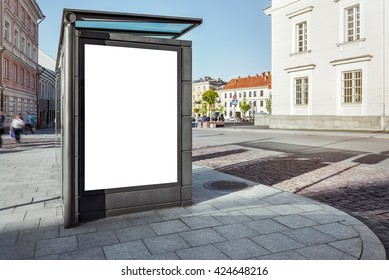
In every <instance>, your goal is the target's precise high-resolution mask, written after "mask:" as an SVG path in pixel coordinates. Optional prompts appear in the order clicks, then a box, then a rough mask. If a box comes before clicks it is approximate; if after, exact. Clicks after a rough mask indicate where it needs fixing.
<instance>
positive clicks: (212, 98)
mask: <svg viewBox="0 0 389 280" xmlns="http://www.w3.org/2000/svg"><path fill="white" fill-rule="evenodd" d="M201 98H202V99H203V100H204V101H205V102H207V103H208V104H209V105H211V106H212V105H213V104H215V103H216V100H217V99H218V98H219V95H218V94H217V93H216V92H215V91H214V90H213V89H210V90H207V91H206V92H204V93H203V95H202V96H201Z"/></svg>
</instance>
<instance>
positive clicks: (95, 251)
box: [59, 247, 106, 260]
mask: <svg viewBox="0 0 389 280" xmlns="http://www.w3.org/2000/svg"><path fill="white" fill-rule="evenodd" d="M59 259H60V260H105V259H106V258H105V255H104V252H103V249H102V248H100V247H99V248H92V249H86V250H78V251H73V252H65V253H61V254H59Z"/></svg>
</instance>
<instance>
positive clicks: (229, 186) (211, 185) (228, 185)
mask: <svg viewBox="0 0 389 280" xmlns="http://www.w3.org/2000/svg"><path fill="white" fill-rule="evenodd" d="M204 187H205V188H207V189H210V190H215V191H238V190H243V189H246V188H248V187H249V185H247V184H246V183H243V182H237V181H227V180H223V181H212V182H206V183H204Z"/></svg>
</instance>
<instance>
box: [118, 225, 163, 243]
mask: <svg viewBox="0 0 389 280" xmlns="http://www.w3.org/2000/svg"><path fill="white" fill-rule="evenodd" d="M115 231H116V234H117V236H118V238H119V240H120V242H127V241H132V240H137V239H142V238H148V237H154V236H156V234H155V232H154V231H153V230H152V229H151V227H150V226H149V225H141V226H131V227H127V228H122V229H116V230H115Z"/></svg>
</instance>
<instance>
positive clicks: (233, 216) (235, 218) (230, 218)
mask: <svg viewBox="0 0 389 280" xmlns="http://www.w3.org/2000/svg"><path fill="white" fill-rule="evenodd" d="M212 216H213V217H215V218H216V219H217V220H218V221H220V222H221V223H222V224H224V225H229V224H237V223H244V222H250V221H252V219H251V218H250V217H248V216H246V215H244V214H243V213H242V212H240V211H232V212H220V213H217V214H213V215H212Z"/></svg>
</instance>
